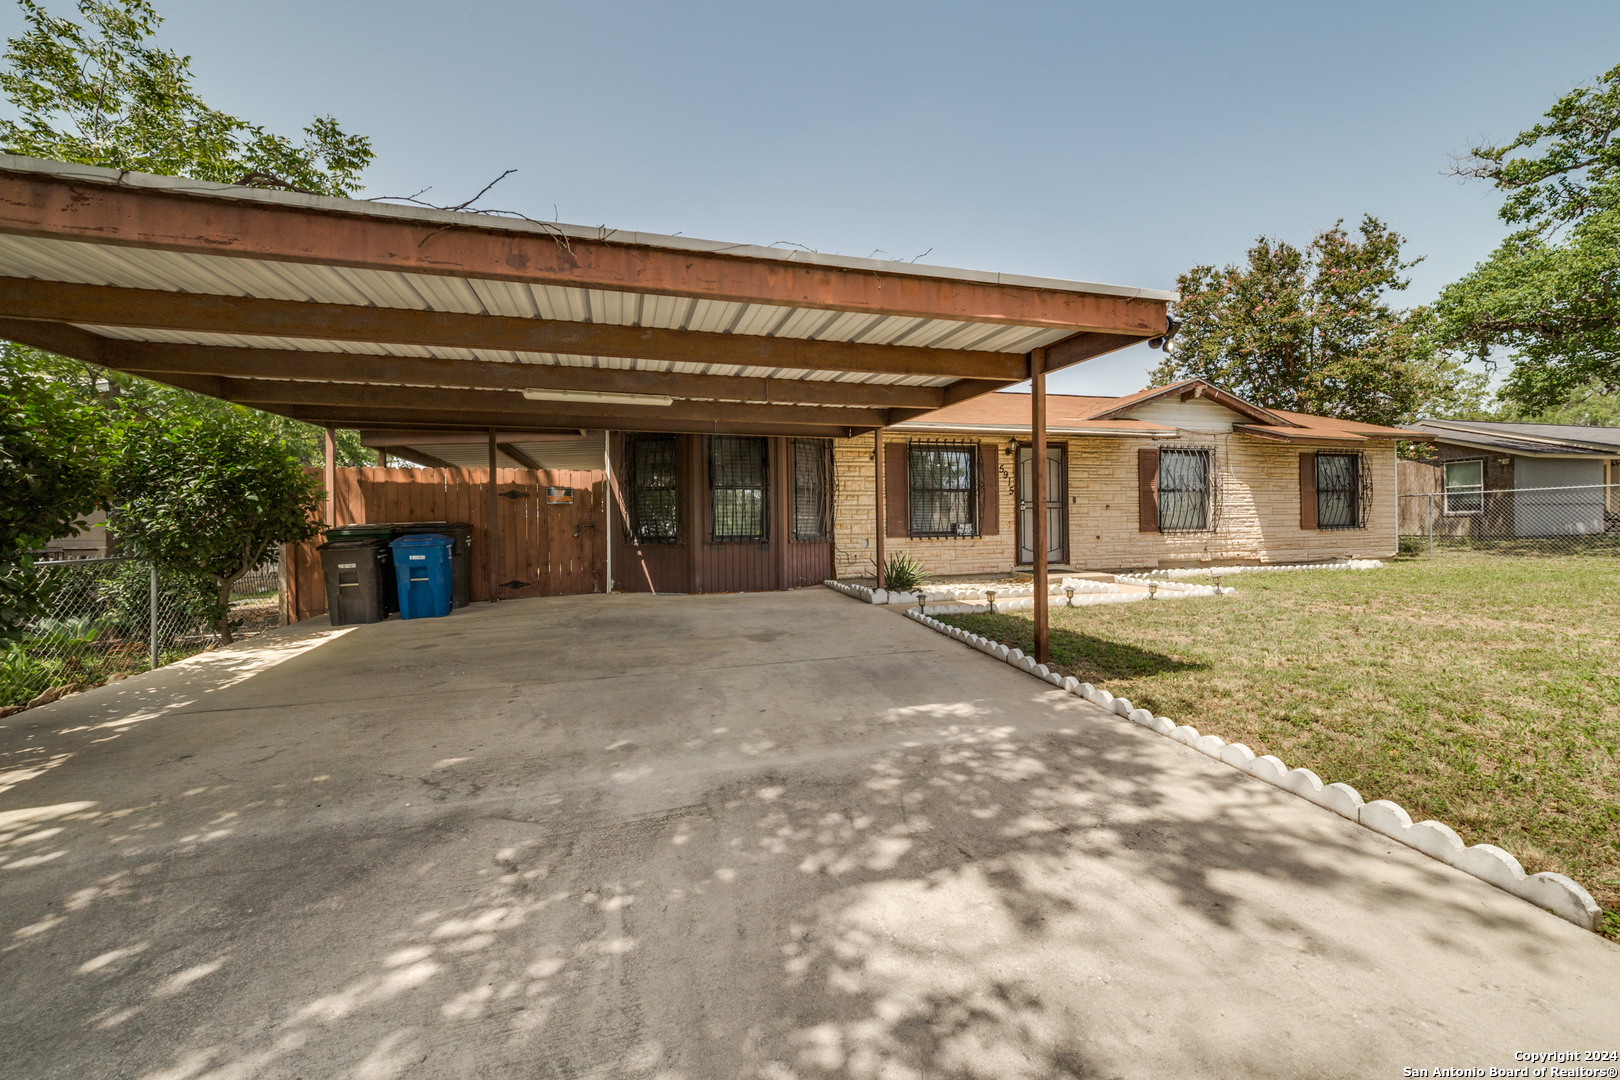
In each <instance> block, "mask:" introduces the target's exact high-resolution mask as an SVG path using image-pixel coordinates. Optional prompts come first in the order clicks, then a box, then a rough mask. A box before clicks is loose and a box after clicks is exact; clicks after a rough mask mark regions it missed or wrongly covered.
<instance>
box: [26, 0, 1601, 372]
mask: <svg viewBox="0 0 1620 1080" xmlns="http://www.w3.org/2000/svg"><path fill="white" fill-rule="evenodd" d="M156 2H157V6H158V10H159V12H160V13H161V14H163V15H164V16H165V17H166V18H167V20H168V21H167V23H166V24H165V26H164V28H163V30H162V32H161V34H160V38H159V41H160V43H162V44H165V45H167V46H168V47H171V48H175V49H178V50H180V51H181V52H183V53H189V54H191V55H192V57H193V66H194V69H195V71H196V75H197V84H198V87H199V88H200V90H201V91H202V93H203V95H204V97H205V98H206V99H207V100H208V101H209V102H210V103H212V104H214V105H215V106H216V107H219V108H223V109H227V110H230V111H232V112H236V113H238V114H240V115H243V116H246V117H248V118H250V119H252V120H254V121H256V122H259V123H263V124H266V125H267V126H269V127H271V128H272V129H275V130H281V131H285V132H288V133H294V132H296V131H297V129H299V128H301V127H302V126H303V124H305V123H307V122H308V119H309V117H310V116H312V115H313V114H315V113H317V112H320V113H326V112H330V113H332V114H334V115H336V116H337V117H338V118H339V120H340V121H341V122H342V123H343V124H344V126H345V127H346V128H347V129H348V130H350V131H356V132H363V133H366V134H369V135H370V136H372V137H373V139H374V140H375V142H376V148H377V151H378V162H377V164H376V165H375V166H373V168H372V169H371V170H370V171H369V172H368V174H367V179H368V191H367V194H371V195H388V194H410V193H412V192H414V191H415V190H417V189H418V188H420V187H423V186H426V185H432V189H433V190H432V192H431V193H430V194H429V195H428V196H426V197H427V198H431V199H436V200H438V201H440V202H443V203H452V202H459V201H461V200H462V199H465V198H467V197H469V196H470V195H472V194H473V193H474V192H475V191H477V190H478V188H480V187H482V186H483V184H484V183H486V182H487V181H489V180H490V179H492V178H493V177H495V176H496V175H498V174H499V173H500V172H501V171H502V170H505V169H517V170H518V171H517V173H516V174H514V175H513V176H511V177H509V178H507V180H506V181H504V182H503V183H502V184H501V185H500V186H499V187H497V188H496V189H495V192H494V193H493V194H492V196H491V197H490V198H489V199H488V200H486V203H485V205H492V206H501V207H507V208H511V209H516V210H520V211H522V212H524V213H527V214H529V215H530V216H534V217H547V218H549V217H552V216H553V215H554V214H555V215H558V216H560V218H561V220H563V221H568V222H573V223H576V224H583V225H597V224H607V225H610V226H613V227H617V228H625V229H641V230H647V231H652V232H665V233H674V232H681V233H684V234H686V235H689V236H701V237H707V238H711V239H720V240H732V241H742V242H749V243H761V244H770V243H773V242H777V241H786V242H791V243H795V244H802V245H804V246H806V247H811V248H815V249H817V250H819V251H828V252H840V253H843V254H846V255H860V256H865V255H870V254H873V253H874V252H877V253H878V254H879V255H887V256H888V257H892V258H899V259H910V258H912V257H913V256H916V255H920V254H922V253H924V252H927V254H926V255H924V259H923V261H927V262H932V263H937V264H941V265H947V266H966V267H974V268H980V269H990V270H1004V271H1011V272H1017V273H1025V274H1043V275H1051V276H1055V277H1067V278H1079V279H1082V280H1091V281H1107V282H1117V283H1122V284H1130V285H1142V286H1148V287H1153V288H1171V287H1173V285H1174V280H1175V276H1176V274H1177V273H1179V272H1180V271H1182V270H1184V269H1186V268H1187V267H1188V266H1191V265H1194V264H1197V263H1202V262H1212V263H1217V264H1220V263H1226V262H1231V261H1234V260H1238V259H1241V258H1242V255H1243V252H1244V250H1245V248H1246V247H1247V246H1248V245H1249V244H1250V243H1251V242H1252V241H1253V239H1254V238H1255V237H1256V236H1257V235H1259V234H1261V233H1265V234H1267V235H1271V236H1277V237H1281V238H1284V239H1287V240H1290V241H1293V242H1295V243H1300V244H1303V243H1305V242H1308V240H1309V239H1310V237H1311V235H1312V234H1313V233H1314V232H1315V231H1317V230H1319V229H1321V228H1324V227H1327V226H1329V225H1331V224H1332V223H1333V221H1334V220H1335V219H1337V218H1341V217H1342V218H1345V219H1346V220H1347V222H1354V221H1355V220H1357V219H1358V218H1359V217H1360V216H1361V215H1362V214H1363V213H1372V214H1376V215H1378V216H1380V217H1382V218H1384V219H1385V220H1386V221H1388V222H1389V223H1390V224H1391V225H1393V226H1394V227H1395V228H1396V229H1398V230H1400V231H1401V232H1402V233H1404V234H1405V235H1406V236H1408V237H1409V238H1410V244H1409V246H1408V252H1409V254H1411V255H1414V256H1415V255H1423V256H1426V262H1425V263H1423V264H1422V265H1421V266H1419V267H1418V268H1417V269H1416V270H1415V271H1414V273H1413V278H1414V282H1413V287H1412V289H1411V290H1410V292H1409V293H1408V297H1409V298H1410V299H1411V301H1412V302H1421V301H1425V300H1428V299H1430V298H1432V297H1433V295H1434V294H1435V293H1436V291H1437V290H1438V289H1439V288H1440V286H1441V285H1443V284H1444V283H1445V282H1446V281H1449V280H1451V279H1453V278H1455V277H1457V276H1458V275H1459V274H1461V273H1463V272H1465V271H1466V270H1467V269H1468V268H1469V267H1470V266H1471V265H1473V263H1474V262H1476V261H1477V260H1478V259H1480V258H1482V257H1483V256H1484V255H1485V254H1487V253H1488V252H1489V251H1490V249H1491V248H1492V247H1493V246H1494V245H1495V243H1496V242H1497V241H1498V240H1499V239H1500V237H1501V235H1502V233H1503V229H1502V227H1501V226H1500V225H1499V224H1498V222H1497V221H1496V218H1495V209H1496V205H1497V200H1496V197H1495V195H1494V193H1493V192H1491V191H1490V190H1489V189H1488V188H1485V187H1483V186H1480V185H1459V183H1458V182H1457V181H1455V180H1453V179H1449V178H1447V177H1445V176H1443V175H1442V172H1443V170H1444V168H1445V166H1446V163H1447V157H1446V155H1447V153H1448V152H1449V151H1457V150H1462V149H1464V148H1465V147H1466V146H1467V145H1468V144H1469V143H1470V142H1471V141H1473V140H1475V139H1477V138H1479V137H1481V136H1485V137H1504V136H1510V135H1512V134H1513V133H1515V132H1517V131H1519V130H1520V129H1522V128H1524V127H1526V126H1528V125H1530V124H1532V123H1534V122H1535V120H1536V119H1537V118H1538V117H1539V115H1540V113H1541V112H1542V111H1543V110H1544V109H1546V108H1547V106H1548V105H1550V104H1551V103H1552V101H1553V100H1554V99H1555V98H1556V97H1557V96H1558V95H1559V94H1561V93H1563V92H1565V91H1567V90H1568V89H1570V88H1571V87H1573V86H1576V85H1578V84H1580V83H1583V82H1586V81H1588V80H1590V79H1591V78H1592V77H1593V76H1595V75H1597V74H1598V73H1599V72H1601V71H1603V70H1606V69H1607V68H1608V67H1610V66H1612V65H1613V64H1615V63H1616V62H1620V4H1615V3H1613V2H1612V0H1609V2H1607V3H1557V2H1542V3H1538V4H1526V3H1523V2H1522V0H1521V2H1519V3H1512V4H1510V3H1489V2H1480V0H1475V2H1468V3H1439V2H1423V3H1411V2H1407V3H1367V2H1363V3H1357V4H1320V3H1319V4H1302V3H1297V2H1296V3H1271V4H1267V3H1248V4H1240V3H1229V4H1210V3H1197V4H1194V3H1186V4H1183V3H1163V2H1161V3H1155V4H1152V5H1130V4H1119V3H1112V4H1084V3H1071V4H1009V3H979V4H952V3H931V4H881V3H868V4H819V5H804V4H792V5H790V4H773V3H764V2H754V3H738V4H675V3H613V2H603V0H595V2H592V3H575V4H569V5H552V4H543V3H479V2H463V3H459V4H446V3H429V2H412V0H394V2H391V3H387V4H383V3H370V2H362V0H345V2H343V3H331V2H326V3H315V2H309V0H277V3H276V4H274V5H263V4H246V3H238V2H233V0H226V2H221V0H211V2H203V0H156ZM50 7H51V8H52V10H54V11H57V12H59V13H63V14H66V13H68V11H69V10H70V5H68V4H66V3H63V2H61V0H55V2H53V3H51V4H50ZM20 25H21V23H20V19H19V18H18V16H17V14H16V12H15V9H9V10H7V11H6V12H5V14H4V18H3V19H0V31H4V32H5V33H6V35H7V36H10V35H11V34H13V33H15V32H16V30H17V29H18V28H20ZM554 208H555V209H554ZM1157 357H1158V354H1157V353H1150V352H1148V351H1147V350H1146V349H1145V348H1142V347H1137V348H1134V349H1131V350H1127V351H1125V352H1122V353H1118V354H1115V355H1114V356H1113V357H1109V358H1104V359H1101V360H1097V361H1092V362H1091V363H1089V364H1085V365H1082V366H1081V367H1080V368H1078V369H1075V370H1073V371H1070V372H1066V373H1064V374H1062V375H1059V376H1055V377H1054V378H1053V381H1052V383H1053V385H1052V389H1053V390H1054V391H1057V392H1070V393H1124V392H1129V391H1131V390H1134V389H1137V388H1139V387H1140V386H1142V385H1144V383H1145V381H1146V376H1145V373H1146V371H1147V369H1148V368H1149V367H1151V366H1152V364H1153V363H1154V361H1155V360H1156V358H1157Z"/></svg>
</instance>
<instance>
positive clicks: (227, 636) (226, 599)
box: [214, 574, 241, 645]
mask: <svg viewBox="0 0 1620 1080" xmlns="http://www.w3.org/2000/svg"><path fill="white" fill-rule="evenodd" d="M237 577H241V575H240V574H238V575H237ZM214 580H215V581H217V582H219V611H220V615H219V620H218V621H217V622H215V623H214V633H216V634H218V635H219V643H220V644H221V645H229V644H230V643H231V642H232V641H233V640H234V639H233V638H232V637H231V586H232V585H234V584H236V578H234V577H233V578H215V579H214Z"/></svg>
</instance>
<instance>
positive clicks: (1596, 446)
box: [1425, 420, 1620, 454]
mask: <svg viewBox="0 0 1620 1080" xmlns="http://www.w3.org/2000/svg"><path fill="white" fill-rule="evenodd" d="M1425 423H1427V424H1432V425H1433V426H1434V427H1438V428H1443V429H1444V430H1446V431H1460V432H1463V433H1465V434H1469V435H1478V436H1480V437H1481V438H1486V439H1512V440H1514V441H1515V442H1532V443H1545V444H1546V445H1548V446H1573V447H1580V448H1581V449H1585V450H1596V451H1598V452H1599V453H1612V454H1620V446H1617V445H1615V444H1614V443H1599V442H1587V441H1585V440H1583V439H1560V438H1556V437H1554V436H1552V435H1523V434H1520V433H1519V432H1517V431H1493V430H1491V429H1490V428H1477V427H1462V426H1460V425H1459V426H1453V425H1452V424H1451V423H1450V422H1445V421H1436V420H1427V421H1425Z"/></svg>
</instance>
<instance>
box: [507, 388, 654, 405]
mask: <svg viewBox="0 0 1620 1080" xmlns="http://www.w3.org/2000/svg"><path fill="white" fill-rule="evenodd" d="M523 396H524V397H525V398H527V399H528V400H529V401H589V402H595V403H596V404H599V405H673V404H675V399H674V398H672V397H669V396H667V395H665V394H615V393H611V392H608V391H602V390H525V391H523Z"/></svg>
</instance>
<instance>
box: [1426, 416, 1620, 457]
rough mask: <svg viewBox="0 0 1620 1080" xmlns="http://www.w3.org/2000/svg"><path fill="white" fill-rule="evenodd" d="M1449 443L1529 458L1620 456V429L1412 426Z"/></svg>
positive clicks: (1468, 423) (1455, 423)
mask: <svg viewBox="0 0 1620 1080" xmlns="http://www.w3.org/2000/svg"><path fill="white" fill-rule="evenodd" d="M1412 426H1413V427H1417V428H1421V429H1423V430H1424V431H1427V432H1429V433H1430V434H1431V435H1434V436H1436V437H1439V438H1441V439H1444V440H1446V441H1449V442H1466V443H1468V444H1469V445H1472V446H1490V447H1493V448H1496V449H1500V450H1513V451H1518V452H1520V453H1526V454H1578V455H1582V456H1594V457H1608V456H1611V455H1614V454H1620V428H1612V427H1587V426H1584V425H1580V424H1510V423H1503V422H1500V421H1494V420H1492V421H1484V420H1481V421H1474V420H1421V421H1419V422H1418V423H1416V424H1414V425H1412Z"/></svg>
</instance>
